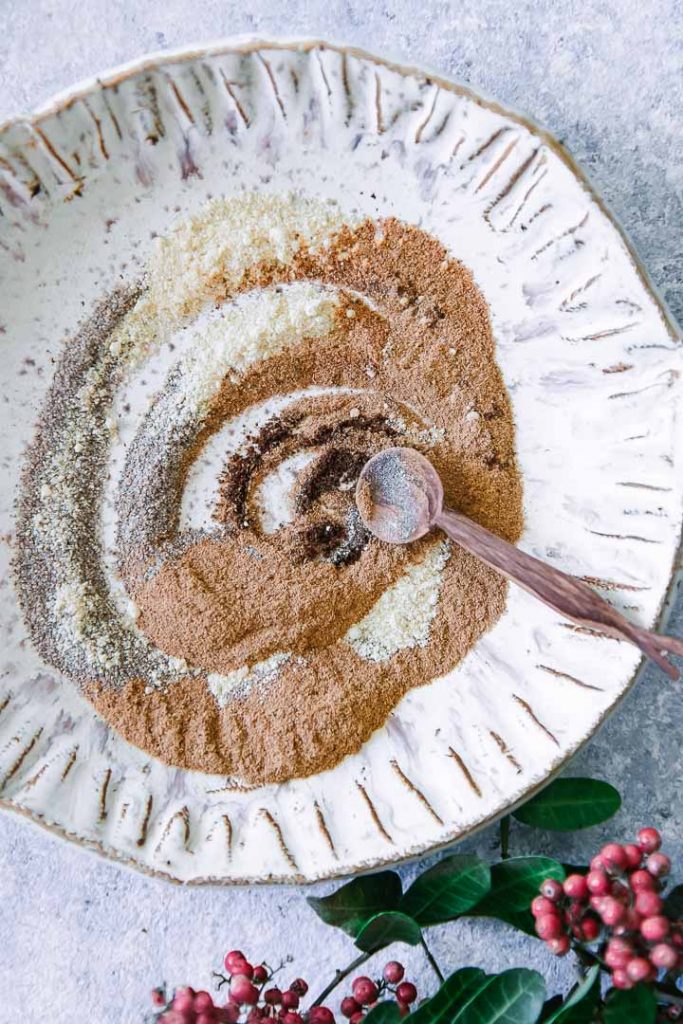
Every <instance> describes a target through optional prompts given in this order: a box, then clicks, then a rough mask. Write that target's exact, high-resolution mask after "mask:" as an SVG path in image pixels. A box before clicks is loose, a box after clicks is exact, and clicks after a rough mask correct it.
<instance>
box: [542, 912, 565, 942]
mask: <svg viewBox="0 0 683 1024" xmlns="http://www.w3.org/2000/svg"><path fill="white" fill-rule="evenodd" d="M562 933H563V928H562V921H561V920H560V916H559V914H544V915H543V917H537V918H536V934H537V935H538V937H539V939H545V940H546V941H547V940H548V939H559V937H560V935H562Z"/></svg>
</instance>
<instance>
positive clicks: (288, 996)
mask: <svg viewBox="0 0 683 1024" xmlns="http://www.w3.org/2000/svg"><path fill="white" fill-rule="evenodd" d="M281 1002H282V1005H283V1007H284V1008H285V1010H298V1009H299V997H298V995H297V994H296V992H293V991H292V989H291V988H290V989H288V990H287V991H286V992H283V993H282V999H281Z"/></svg>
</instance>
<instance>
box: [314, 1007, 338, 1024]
mask: <svg viewBox="0 0 683 1024" xmlns="http://www.w3.org/2000/svg"><path fill="white" fill-rule="evenodd" d="M313 1010H315V1016H313V1017H312V1016H311V1013H312V1011H313ZM308 1019H309V1021H314V1022H315V1024H334V1014H333V1013H332V1010H330V1008H329V1006H315V1007H311V1010H310V1011H309V1014H308Z"/></svg>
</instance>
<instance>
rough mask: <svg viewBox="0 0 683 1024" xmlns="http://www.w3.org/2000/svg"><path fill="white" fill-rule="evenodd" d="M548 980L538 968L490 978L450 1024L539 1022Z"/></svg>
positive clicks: (504, 973) (518, 969) (526, 1023)
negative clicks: (539, 972)
mask: <svg viewBox="0 0 683 1024" xmlns="http://www.w3.org/2000/svg"><path fill="white" fill-rule="evenodd" d="M544 999H545V982H544V980H543V978H542V977H541V975H540V974H538V972H537V971H529V970H526V968H516V969H514V970H511V971H503V973H502V974H496V975H493V976H489V977H488V978H487V981H486V984H485V985H483V986H482V987H481V988H480V989H479V990H478V991H477V992H475V993H474V994H473V995H472V997H471V998H470V1000H469V1002H468V1003H467V1005H465V1006H463V1009H462V1010H460V1011H459V1012H456V1015H455V1017H452V1018H451V1021H450V1024H536V1022H537V1021H538V1018H539V1016H540V1013H541V1010H542V1009H543V1001H544Z"/></svg>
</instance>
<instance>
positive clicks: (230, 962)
mask: <svg viewBox="0 0 683 1024" xmlns="http://www.w3.org/2000/svg"><path fill="white" fill-rule="evenodd" d="M246 962H247V958H246V957H245V955H244V953H243V952H242V951H241V950H240V949H231V950H230V952H229V953H226V954H225V960H224V961H223V963H224V964H225V969H226V971H227V972H228V974H237V973H238V972H237V971H236V970H235V965H236V964H243V963H246Z"/></svg>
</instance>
